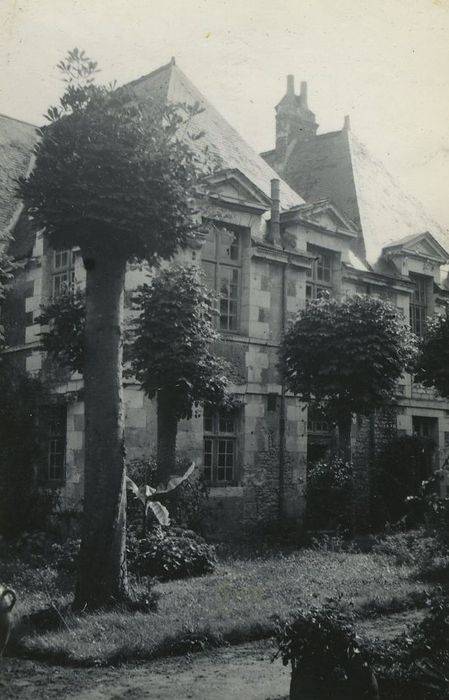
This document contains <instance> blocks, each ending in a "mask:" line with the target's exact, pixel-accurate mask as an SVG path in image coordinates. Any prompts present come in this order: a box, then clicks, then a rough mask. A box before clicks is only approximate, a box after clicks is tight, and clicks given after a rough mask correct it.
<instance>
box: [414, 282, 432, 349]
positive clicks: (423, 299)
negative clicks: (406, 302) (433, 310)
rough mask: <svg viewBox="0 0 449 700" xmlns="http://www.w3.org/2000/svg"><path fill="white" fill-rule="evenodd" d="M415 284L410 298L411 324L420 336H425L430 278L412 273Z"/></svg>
mask: <svg viewBox="0 0 449 700" xmlns="http://www.w3.org/2000/svg"><path fill="white" fill-rule="evenodd" d="M410 279H411V281H412V282H413V284H414V290H413V293H412V296H411V299H410V326H411V329H412V331H413V333H415V334H416V335H418V336H423V335H424V334H425V331H426V319H427V316H428V313H429V311H428V288H429V279H428V278H427V277H424V276H423V275H414V274H410Z"/></svg>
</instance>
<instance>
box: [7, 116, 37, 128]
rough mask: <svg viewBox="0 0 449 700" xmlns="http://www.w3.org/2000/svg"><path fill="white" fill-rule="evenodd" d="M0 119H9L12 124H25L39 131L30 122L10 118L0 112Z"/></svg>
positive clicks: (35, 125)
mask: <svg viewBox="0 0 449 700" xmlns="http://www.w3.org/2000/svg"><path fill="white" fill-rule="evenodd" d="M0 117H3V119H10V120H11V121H12V122H19V123H20V124H26V125H27V126H32V127H33V128H34V129H39V126H38V125H37V124H32V123H31V122H26V121H25V119H18V118H17V117H11V116H10V115H9V114H4V113H3V112H0Z"/></svg>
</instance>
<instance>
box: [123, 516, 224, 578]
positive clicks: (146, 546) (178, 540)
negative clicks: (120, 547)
mask: <svg viewBox="0 0 449 700" xmlns="http://www.w3.org/2000/svg"><path fill="white" fill-rule="evenodd" d="M127 551H128V563H129V568H130V571H131V572H132V573H134V574H136V575H138V576H155V577H158V578H160V579H162V580H164V581H168V580H171V579H178V578H188V577H190V576H202V575H204V574H209V573H212V571H213V570H214V568H215V564H216V557H215V549H214V547H212V545H209V544H207V543H206V542H205V540H204V539H203V538H202V537H200V536H199V535H197V534H196V533H194V532H192V530H183V529H181V528H178V527H170V528H162V527H160V526H156V527H155V528H154V529H153V530H152V531H151V532H150V533H148V534H147V536H146V537H139V536H138V535H136V533H135V532H133V531H131V532H130V533H129V534H128V543H127Z"/></svg>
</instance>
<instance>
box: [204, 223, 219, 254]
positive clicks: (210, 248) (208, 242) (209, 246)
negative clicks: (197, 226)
mask: <svg viewBox="0 0 449 700" xmlns="http://www.w3.org/2000/svg"><path fill="white" fill-rule="evenodd" d="M201 257H202V259H203V260H216V259H217V250H216V233H215V229H214V228H213V227H212V226H211V227H210V229H209V232H208V234H207V236H206V239H205V241H204V243H203V249H202V253H201Z"/></svg>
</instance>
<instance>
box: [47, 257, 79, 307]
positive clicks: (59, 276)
mask: <svg viewBox="0 0 449 700" xmlns="http://www.w3.org/2000/svg"><path fill="white" fill-rule="evenodd" d="M64 255H66V256H67V260H66V262H65V263H61V262H59V263H58V262H57V261H58V258H62V256H64ZM75 262H76V252H75V250H74V249H73V248H61V249H58V250H53V251H52V259H51V296H52V299H56V298H57V297H58V296H60V295H61V294H62V293H63V292H64V291H70V290H73V289H74V288H75ZM64 278H65V279H64ZM60 280H63V281H60ZM56 282H58V284H56ZM56 287H57V288H56Z"/></svg>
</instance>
